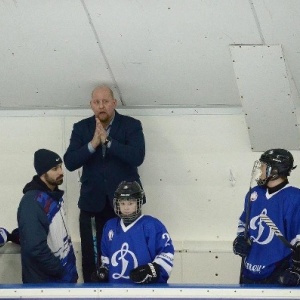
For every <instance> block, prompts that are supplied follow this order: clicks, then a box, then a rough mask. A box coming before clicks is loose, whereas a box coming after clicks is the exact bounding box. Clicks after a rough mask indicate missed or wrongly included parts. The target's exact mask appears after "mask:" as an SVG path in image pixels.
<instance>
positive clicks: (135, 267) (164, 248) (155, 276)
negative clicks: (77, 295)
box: [98, 181, 174, 283]
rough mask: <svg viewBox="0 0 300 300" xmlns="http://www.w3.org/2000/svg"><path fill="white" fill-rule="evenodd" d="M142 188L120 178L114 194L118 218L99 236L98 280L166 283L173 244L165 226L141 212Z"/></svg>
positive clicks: (170, 267) (110, 222) (172, 253)
mask: <svg viewBox="0 0 300 300" xmlns="http://www.w3.org/2000/svg"><path fill="white" fill-rule="evenodd" d="M143 196H144V191H143V190H142V188H141V187H140V185H139V184H138V183H137V182H136V181H134V182H126V181H123V182H122V183H121V184H120V185H119V186H118V188H117V190H116V192H115V194H114V200H113V203H114V210H115V213H116V214H117V215H118V216H119V218H118V217H117V218H113V219H111V220H109V221H108V222H107V223H106V224H105V226H104V230H103V236H102V243H101V249H102V256H101V261H102V266H101V267H100V268H99V270H98V277H99V281H100V282H111V283H129V282H131V283H132V282H134V283H166V282H167V280H168V279H169V276H170V273H171V270H172V268H173V257H174V247H173V244H172V240H171V238H170V235H169V233H168V231H167V229H166V228H165V226H164V225H163V224H162V223H161V222H160V221H159V220H158V219H156V218H153V217H151V216H147V215H142V204H143Z"/></svg>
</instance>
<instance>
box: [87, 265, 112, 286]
mask: <svg viewBox="0 0 300 300" xmlns="http://www.w3.org/2000/svg"><path fill="white" fill-rule="evenodd" d="M91 280H92V282H108V269H107V268H106V267H103V266H101V267H99V268H98V269H97V272H93V273H92V275H91Z"/></svg>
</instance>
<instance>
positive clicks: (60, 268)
mask: <svg viewBox="0 0 300 300" xmlns="http://www.w3.org/2000/svg"><path fill="white" fill-rule="evenodd" d="M34 167H35V170H36V172H37V175H35V176H34V177H33V178H32V180H31V181H30V182H29V183H27V184H26V185H25V187H24V189H23V193H24V196H23V197H22V199H21V201H20V204H19V208H18V228H19V235H20V242H21V261H22V281H23V283H50V282H56V283H76V282H77V279H78V274H77V269H76V257H75V253H74V248H73V245H72V242H71V237H70V235H69V233H68V229H67V227H66V216H65V211H64V200H63V194H64V191H62V190H60V189H59V188H58V186H59V185H60V184H62V183H63V169H62V159H61V158H60V157H59V155H58V154H56V153H55V152H53V151H50V150H47V149H39V150H38V151H36V152H35V154H34Z"/></svg>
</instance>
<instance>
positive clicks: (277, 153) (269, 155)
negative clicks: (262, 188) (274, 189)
mask: <svg viewBox="0 0 300 300" xmlns="http://www.w3.org/2000/svg"><path fill="white" fill-rule="evenodd" d="M259 161H260V162H262V163H265V164H266V165H267V170H266V179H265V180H262V182H258V184H259V185H263V184H265V183H266V182H268V181H269V180H274V179H277V178H278V177H287V176H289V175H290V174H291V171H292V170H293V169H295V168H296V167H297V166H294V158H293V155H292V154H291V153H290V152H289V151H288V150H285V149H270V150H267V151H266V152H264V153H263V154H262V155H261V157H260V159H259Z"/></svg>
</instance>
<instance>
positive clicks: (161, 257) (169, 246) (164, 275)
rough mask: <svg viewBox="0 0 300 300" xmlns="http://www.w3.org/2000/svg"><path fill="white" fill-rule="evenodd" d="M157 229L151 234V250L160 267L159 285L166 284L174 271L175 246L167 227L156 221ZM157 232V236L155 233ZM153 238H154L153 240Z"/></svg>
mask: <svg viewBox="0 0 300 300" xmlns="http://www.w3.org/2000/svg"><path fill="white" fill-rule="evenodd" d="M155 221H156V222H155V224H154V225H155V228H154V230H153V229H152V230H151V232H149V237H150V239H149V249H150V251H151V250H152V251H155V258H154V260H153V262H155V263H157V264H158V265H159V266H160V278H159V281H158V282H159V283H166V282H167V281H168V279H169V277H170V274H171V271H172V269H173V261H174V246H173V242H172V239H171V237H170V235H169V233H168V231H167V229H166V227H165V226H164V225H163V224H162V223H161V222H160V221H158V220H157V219H155ZM154 232H155V235H153V233H154ZM151 236H153V238H151Z"/></svg>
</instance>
